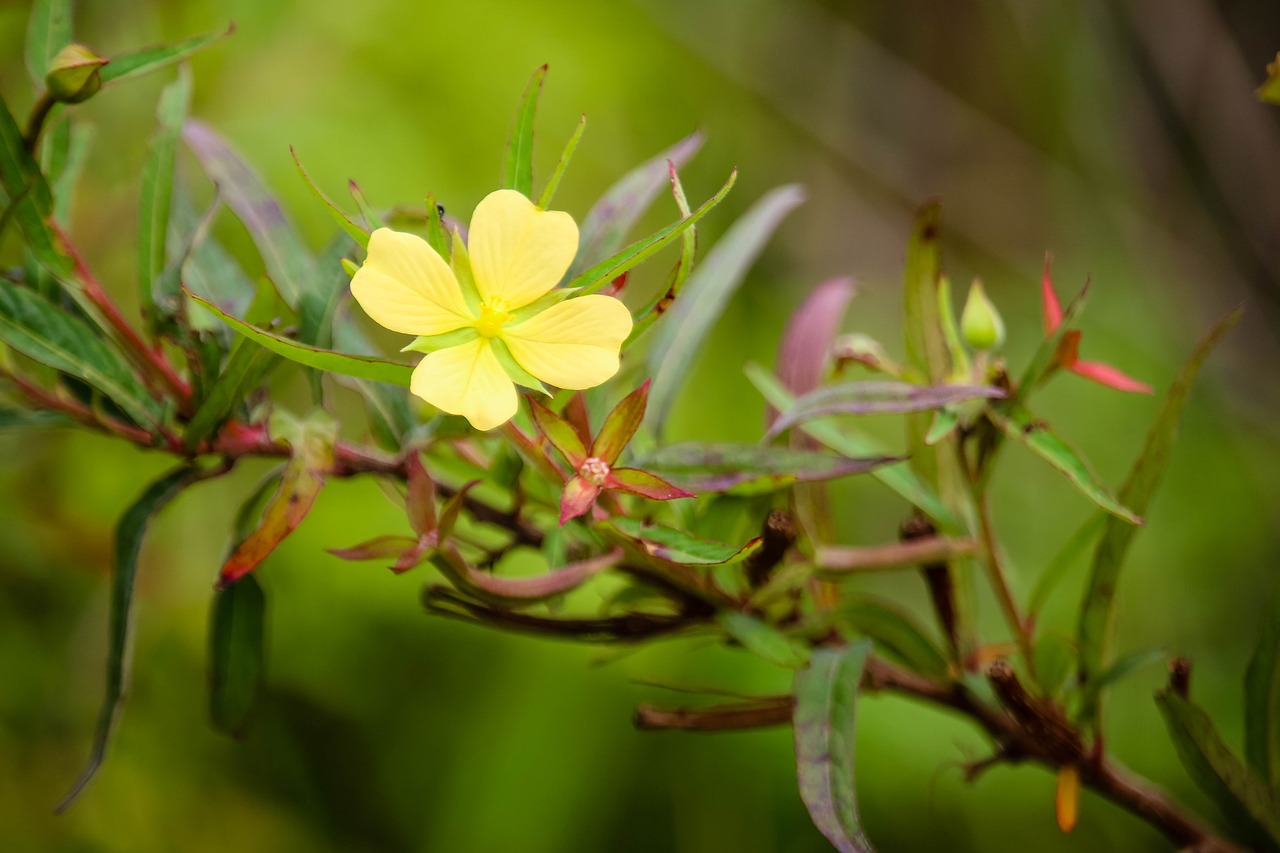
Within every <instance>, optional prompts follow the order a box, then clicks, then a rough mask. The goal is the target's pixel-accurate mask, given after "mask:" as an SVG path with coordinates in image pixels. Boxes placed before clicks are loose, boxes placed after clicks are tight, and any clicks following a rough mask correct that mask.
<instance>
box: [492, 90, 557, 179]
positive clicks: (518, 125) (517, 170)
mask: <svg viewBox="0 0 1280 853" xmlns="http://www.w3.org/2000/svg"><path fill="white" fill-rule="evenodd" d="M546 76H547V66H545V65H543V66H542V67H541V68H539V69H538V70H537V71H535V72H533V78H532V79H531V80H530V81H529V85H528V86H527V87H526V88H525V90H524V95H522V96H521V98H520V106H519V108H517V110H516V117H515V121H514V123H513V124H512V125H511V135H510V136H508V137H507V154H506V159H505V160H504V161H503V166H502V186H503V187H504V188H506V189H510V190H516V191H517V192H519V193H523V194H524V197H525V198H533V119H534V115H535V114H536V113H537V111H538V96H539V95H540V94H541V93H542V81H543V80H544V79H545V78H546Z"/></svg>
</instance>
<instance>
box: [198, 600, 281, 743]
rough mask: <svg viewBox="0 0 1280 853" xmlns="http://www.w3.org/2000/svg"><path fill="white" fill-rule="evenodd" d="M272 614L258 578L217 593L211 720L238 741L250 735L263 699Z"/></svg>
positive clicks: (211, 662) (211, 633)
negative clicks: (268, 620) (268, 615)
mask: <svg viewBox="0 0 1280 853" xmlns="http://www.w3.org/2000/svg"><path fill="white" fill-rule="evenodd" d="M266 611H267V601H266V597H265V596H264V595H263V592H262V587H261V586H259V585H258V579H257V578H255V577H254V576H253V575H249V576H248V577H245V578H241V579H240V580H239V581H238V582H236V583H233V584H231V585H230V586H228V587H226V588H225V589H220V590H218V591H217V592H215V593H214V598H213V617H212V623H211V625H210V627H209V717H210V719H211V720H212V721H213V727H214V728H215V729H217V730H218V731H220V732H223V733H225V734H229V735H231V736H233V737H241V736H242V735H244V733H245V730H246V729H247V728H248V726H249V724H250V722H252V716H253V712H254V709H255V708H256V707H257V704H258V700H259V698H260V696H261V694H262V685H263V680H264V679H263V676H264V673H265V663H264V657H265V646H266Z"/></svg>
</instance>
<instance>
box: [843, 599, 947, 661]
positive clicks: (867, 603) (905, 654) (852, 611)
mask: <svg viewBox="0 0 1280 853" xmlns="http://www.w3.org/2000/svg"><path fill="white" fill-rule="evenodd" d="M838 616H839V618H840V620H841V621H842V622H844V623H845V624H846V625H848V626H849V627H850V628H851V629H852V630H853V631H855V632H856V633H858V634H861V635H862V636H864V637H867V638H869V639H871V640H873V641H875V643H876V644H877V645H879V646H880V647H881V648H883V649H884V650H885V651H886V652H887V653H888V654H890V655H892V656H893V657H895V658H897V659H898V660H900V661H902V663H904V664H906V665H907V666H908V667H910V668H911V669H913V670H914V671H916V672H918V673H920V674H921V675H931V676H935V677H938V678H943V677H946V675H947V658H946V656H945V655H944V654H943V653H942V650H941V649H940V648H938V645H937V644H936V643H935V642H934V641H933V640H931V639H929V637H928V635H927V634H926V633H925V631H924V629H923V628H922V627H921V626H920V625H919V624H917V623H916V621H915V619H913V618H912V617H911V615H910V614H908V613H906V612H905V611H903V610H902V609H901V608H899V607H898V606H897V605H895V604H891V603H890V602H887V601H879V600H877V599H872V598H866V597H861V596H860V597H858V598H856V599H853V600H852V601H850V602H849V603H848V604H846V605H843V606H842V607H841V608H840V610H839V613H838Z"/></svg>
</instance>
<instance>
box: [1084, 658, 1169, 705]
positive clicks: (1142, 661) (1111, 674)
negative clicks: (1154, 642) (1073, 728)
mask: <svg viewBox="0 0 1280 853" xmlns="http://www.w3.org/2000/svg"><path fill="white" fill-rule="evenodd" d="M1167 659H1168V654H1167V653H1166V652H1165V651H1164V649H1146V650H1145V651H1138V652H1134V653H1133V654H1131V655H1126V656H1125V657H1122V658H1120V660H1118V661H1116V662H1115V663H1114V664H1112V665H1111V667H1110V668H1109V669H1108V670H1107V671H1106V672H1104V673H1102V675H1100V676H1098V678H1096V679H1094V680H1093V681H1091V682H1089V683H1088V684H1086V685H1085V686H1084V688H1083V689H1082V690H1081V691H1080V713H1079V717H1080V718H1081V719H1085V720H1087V719H1090V718H1092V717H1093V715H1094V714H1095V713H1096V712H1097V708H1098V700H1099V697H1101V696H1102V692H1103V691H1104V690H1106V689H1107V688H1108V687H1110V686H1112V685H1113V684H1118V683H1119V682H1121V681H1123V680H1124V679H1126V678H1128V677H1129V676H1131V675H1133V674H1134V673H1136V672H1137V671H1138V670H1140V669H1142V668H1143V667H1147V666H1150V665H1152V664H1154V663H1161V662H1163V661H1165V660H1167Z"/></svg>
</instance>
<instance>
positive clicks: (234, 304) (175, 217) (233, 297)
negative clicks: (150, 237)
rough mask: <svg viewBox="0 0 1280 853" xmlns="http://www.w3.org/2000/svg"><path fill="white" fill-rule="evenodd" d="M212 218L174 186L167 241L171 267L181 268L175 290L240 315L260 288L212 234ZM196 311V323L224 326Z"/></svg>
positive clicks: (197, 325)
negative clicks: (175, 264)
mask: <svg viewBox="0 0 1280 853" xmlns="http://www.w3.org/2000/svg"><path fill="white" fill-rule="evenodd" d="M219 204H220V202H219ZM210 207H211V208H212V207H213V206H212V205H211V206H210ZM209 217H210V212H209V211H205V213H204V214H203V215H202V214H201V213H200V212H199V211H197V210H196V209H195V207H194V206H192V204H191V200H190V199H189V198H187V196H186V194H185V193H184V192H182V189H181V187H180V186H174V188H173V195H172V197H171V198H170V200H169V226H170V233H169V236H168V240H167V243H168V245H169V247H170V253H169V263H170V266H172V265H173V264H174V263H180V264H181V267H180V268H179V269H180V274H179V275H178V276H176V279H177V281H176V282H174V284H175V285H176V286H175V287H174V289H173V290H174V293H175V295H176V294H177V293H180V292H181V290H182V288H183V287H186V288H187V289H188V290H190V291H191V292H192V293H195V294H197V295H198V296H200V297H201V298H203V299H208V300H209V301H210V302H213V303H214V304H215V305H217V306H218V307H219V308H221V309H222V310H223V311H226V312H227V313H228V314H231V315H232V316H235V317H238V316H240V315H242V314H244V312H245V311H246V310H247V309H248V308H249V305H250V304H251V303H252V302H253V298H254V295H255V293H256V292H257V289H256V288H255V286H254V282H253V281H251V280H250V279H249V277H248V276H247V275H245V273H244V270H243V269H241V267H240V264H239V263H237V262H236V260H235V259H234V258H232V256H231V254H230V253H229V252H228V251H227V250H226V249H225V248H223V246H222V244H221V243H219V242H218V241H217V240H215V239H214V238H213V236H212V235H211V234H210V233H209V227H210V226H211V225H212V222H211V220H210V218H209ZM169 279H170V276H169V272H168V270H166V273H165V283H166V285H167V284H169ZM193 313H194V316H192V317H191V318H190V319H191V322H192V325H193V326H196V327H197V328H218V329H221V328H222V325H221V324H220V323H218V321H217V320H215V319H214V318H212V317H205V316H204V314H203V313H201V312H199V311H196V312H193ZM273 316H278V314H277V315H273ZM266 319H270V318H266ZM202 322H203V325H201V324H202ZM226 334H227V335H228V336H229V335H230V334H231V333H230V331H227V332H226Z"/></svg>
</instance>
